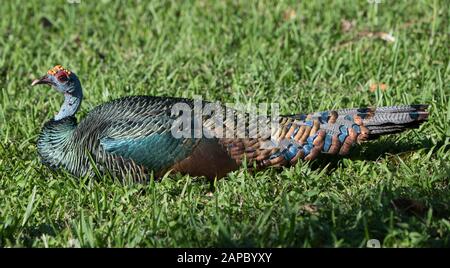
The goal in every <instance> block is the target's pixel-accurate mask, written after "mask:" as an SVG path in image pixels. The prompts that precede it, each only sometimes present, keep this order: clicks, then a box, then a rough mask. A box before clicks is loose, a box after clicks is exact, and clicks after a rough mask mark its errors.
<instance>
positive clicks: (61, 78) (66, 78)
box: [57, 74, 69, 82]
mask: <svg viewBox="0 0 450 268" xmlns="http://www.w3.org/2000/svg"><path fill="white" fill-rule="evenodd" d="M57 78H58V80H59V81H60V82H66V81H67V80H69V78H68V77H67V75H65V74H61V75H59V76H58V77H57Z"/></svg>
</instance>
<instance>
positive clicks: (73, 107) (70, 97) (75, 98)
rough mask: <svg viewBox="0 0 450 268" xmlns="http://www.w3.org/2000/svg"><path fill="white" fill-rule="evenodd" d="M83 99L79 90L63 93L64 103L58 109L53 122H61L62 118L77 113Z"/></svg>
mask: <svg viewBox="0 0 450 268" xmlns="http://www.w3.org/2000/svg"><path fill="white" fill-rule="evenodd" d="M82 99H83V93H82V91H81V90H75V91H74V92H70V93H64V103H63V104H62V106H61V109H59V112H58V114H57V115H56V116H55V120H61V119H63V118H66V117H69V116H73V115H75V113H76V112H77V111H78V109H79V108H80V105H81V100H82Z"/></svg>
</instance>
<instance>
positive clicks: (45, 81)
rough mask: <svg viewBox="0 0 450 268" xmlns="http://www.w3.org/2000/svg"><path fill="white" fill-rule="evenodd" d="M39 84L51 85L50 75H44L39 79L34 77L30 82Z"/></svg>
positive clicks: (33, 84) (32, 84)
mask: <svg viewBox="0 0 450 268" xmlns="http://www.w3.org/2000/svg"><path fill="white" fill-rule="evenodd" d="M39 84H45V85H51V84H52V80H51V79H50V77H49V76H48V75H44V76H43V77H41V78H39V79H35V80H34V81H33V82H32V83H31V86H35V85H39Z"/></svg>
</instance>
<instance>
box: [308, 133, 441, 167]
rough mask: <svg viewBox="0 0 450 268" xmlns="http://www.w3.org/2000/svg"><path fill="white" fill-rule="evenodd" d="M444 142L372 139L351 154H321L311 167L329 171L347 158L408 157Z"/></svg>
mask: <svg viewBox="0 0 450 268" xmlns="http://www.w3.org/2000/svg"><path fill="white" fill-rule="evenodd" d="M443 144H444V141H439V142H437V143H435V144H434V143H433V142H432V141H431V139H421V140H419V141H411V140H402V141H395V140H394V139H389V138H387V139H383V140H376V141H370V142H367V143H363V144H361V145H357V146H355V148H353V149H352V150H351V152H350V154H349V155H346V156H339V155H325V154H322V155H319V157H318V158H317V159H316V160H315V161H313V162H312V163H311V165H310V167H311V169H313V170H318V169H320V170H321V169H324V168H327V171H328V172H331V171H333V170H335V169H336V168H337V167H338V165H339V163H340V160H342V159H344V158H346V159H349V160H361V161H371V162H376V161H379V160H380V159H382V158H384V157H392V156H394V155H397V156H399V157H401V158H404V157H408V156H409V155H410V154H412V153H414V152H415V151H417V150H420V149H431V148H433V146H435V145H436V148H439V147H440V146H442V145H443Z"/></svg>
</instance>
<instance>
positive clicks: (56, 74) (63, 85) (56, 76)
mask: <svg viewBox="0 0 450 268" xmlns="http://www.w3.org/2000/svg"><path fill="white" fill-rule="evenodd" d="M39 84H44V85H50V86H52V87H53V88H54V89H56V90H57V91H58V92H60V93H63V94H64V103H63V105H62V106H61V109H60V110H59V112H58V114H57V115H56V116H55V120H61V119H63V118H65V117H68V116H73V115H75V113H76V112H77V111H78V109H79V108H80V105H81V100H82V99H83V90H82V89H81V84H80V80H78V77H77V76H76V75H75V74H74V73H72V72H70V71H69V70H67V69H64V68H63V67H62V66H61V65H56V66H55V67H53V68H52V69H50V70H49V71H48V72H47V74H46V75H44V76H43V77H41V78H40V79H36V80H34V81H33V83H32V84H31V85H32V86H35V85H39Z"/></svg>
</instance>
